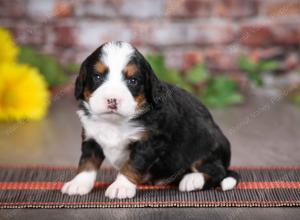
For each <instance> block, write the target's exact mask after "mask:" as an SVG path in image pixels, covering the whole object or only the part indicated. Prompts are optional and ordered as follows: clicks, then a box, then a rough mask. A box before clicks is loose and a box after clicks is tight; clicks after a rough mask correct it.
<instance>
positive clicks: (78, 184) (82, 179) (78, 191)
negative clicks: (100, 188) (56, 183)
mask: <svg viewBox="0 0 300 220" xmlns="http://www.w3.org/2000/svg"><path fill="white" fill-rule="evenodd" d="M96 175H97V174H96V171H84V172H81V173H79V174H78V175H77V176H75V177H74V179H72V180H71V181H69V182H67V183H65V184H64V186H63V187H62V189H61V192H62V193H64V194H68V195H85V194H88V193H89V192H90V191H92V189H93V187H94V184H95V181H96Z"/></svg>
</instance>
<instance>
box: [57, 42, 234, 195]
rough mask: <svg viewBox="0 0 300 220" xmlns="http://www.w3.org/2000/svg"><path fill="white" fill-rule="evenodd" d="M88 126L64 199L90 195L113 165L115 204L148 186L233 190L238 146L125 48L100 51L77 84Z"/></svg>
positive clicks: (189, 97) (109, 45)
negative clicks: (103, 169) (100, 173)
mask: <svg viewBox="0 0 300 220" xmlns="http://www.w3.org/2000/svg"><path fill="white" fill-rule="evenodd" d="M75 96H76V99H78V100H79V101H80V110H79V111H78V115H79V118H80V121H81V123H82V127H83V131H82V155H81V158H80V162H79V168H78V174H77V175H76V176H75V177H74V179H72V180H71V181H70V182H67V183H65V185H64V186H63V188H62V192H63V193H66V194H69V195H74V194H79V195H84V194H87V193H89V192H90V191H91V190H92V189H93V186H94V183H95V181H96V173H97V170H98V168H99V167H100V166H101V163H102V161H103V160H104V159H105V158H106V159H107V160H108V161H109V162H110V163H111V164H112V165H113V166H114V167H115V168H116V169H117V170H118V172H119V173H118V176H117V178H116V180H115V181H114V182H113V183H112V184H111V185H110V186H109V187H108V188H107V190H106V192H105V195H106V196H107V197H109V198H111V199H112V198H119V199H123V198H132V197H134V196H135V194H136V186H137V184H140V183H150V182H151V183H158V182H177V183H179V190H180V191H193V190H201V189H204V188H210V187H217V186H221V188H222V189H223V190H229V189H233V188H234V186H235V185H236V184H237V179H238V176H237V174H236V173H234V172H232V171H229V170H228V166H229V163H230V155H231V153H230V143H229V141H228V140H227V138H226V137H225V136H224V134H223V133H222V131H221V130H220V128H219V127H218V126H217V125H216V124H215V122H214V120H213V118H212V116H211V114H210V113H209V111H208V110H207V109H206V108H205V106H204V105H203V104H201V102H200V101H199V100H198V99H197V98H195V97H194V96H192V95H190V94H189V93H187V92H185V91H184V90H182V89H180V88H178V87H176V86H173V85H169V84H167V83H164V82H161V81H159V80H158V78H157V77H156V76H155V74H154V72H153V70H152V68H151V66H150V65H149V63H148V62H147V61H146V59H145V58H144V57H143V55H142V54H141V53H139V51H138V50H137V49H136V48H134V47H133V46H131V45H130V44H128V43H125V42H109V43H105V44H103V45H102V46H100V47H99V48H98V49H97V50H95V51H94V52H93V53H92V54H91V55H90V56H88V57H87V58H86V60H85V61H84V62H83V63H82V66H81V69H80V73H79V76H78V78H77V80H76V88H75Z"/></svg>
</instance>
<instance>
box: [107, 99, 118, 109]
mask: <svg viewBox="0 0 300 220" xmlns="http://www.w3.org/2000/svg"><path fill="white" fill-rule="evenodd" d="M107 108H108V109H110V110H117V109H118V103H117V99H115V98H112V99H107Z"/></svg>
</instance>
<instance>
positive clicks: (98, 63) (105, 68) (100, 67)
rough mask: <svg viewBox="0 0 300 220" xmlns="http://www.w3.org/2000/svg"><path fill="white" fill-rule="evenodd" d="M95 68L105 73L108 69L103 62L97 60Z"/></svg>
mask: <svg viewBox="0 0 300 220" xmlns="http://www.w3.org/2000/svg"><path fill="white" fill-rule="evenodd" d="M95 70H96V71H97V72H98V73H100V74H104V73H105V72H106V71H107V66H105V65H104V64H103V63H100V62H97V63H96V64H95Z"/></svg>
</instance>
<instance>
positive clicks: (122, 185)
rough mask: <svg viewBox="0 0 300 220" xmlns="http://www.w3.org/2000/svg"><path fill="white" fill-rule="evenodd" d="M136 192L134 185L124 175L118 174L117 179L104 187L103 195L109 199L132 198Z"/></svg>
mask: <svg viewBox="0 0 300 220" xmlns="http://www.w3.org/2000/svg"><path fill="white" fill-rule="evenodd" d="M135 194H136V185H135V184H133V183H132V182H130V181H129V180H128V179H127V177H126V176H124V175H122V174H119V175H118V177H117V179H116V180H115V181H114V182H113V183H112V184H111V185H110V186H109V187H108V188H107V189H106V191H105V196H106V197H109V198H110V199H115V198H117V199H126V198H133V197H134V196H135Z"/></svg>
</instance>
